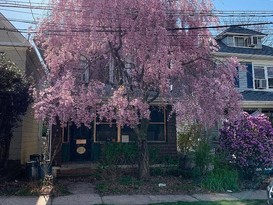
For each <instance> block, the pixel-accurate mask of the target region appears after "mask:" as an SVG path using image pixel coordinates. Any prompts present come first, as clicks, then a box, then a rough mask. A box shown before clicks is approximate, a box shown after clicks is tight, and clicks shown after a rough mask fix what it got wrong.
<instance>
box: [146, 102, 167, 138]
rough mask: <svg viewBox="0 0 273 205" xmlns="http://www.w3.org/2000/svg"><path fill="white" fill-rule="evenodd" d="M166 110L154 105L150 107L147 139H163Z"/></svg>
mask: <svg viewBox="0 0 273 205" xmlns="http://www.w3.org/2000/svg"><path fill="white" fill-rule="evenodd" d="M165 112H166V110H165V109H159V108H158V107H156V106H152V107H151V115H150V118H151V119H150V122H149V127H148V131H147V139H148V141H154V142H156V141H165V136H166V119H165V117H166V113H165Z"/></svg>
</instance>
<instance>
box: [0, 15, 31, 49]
mask: <svg viewBox="0 0 273 205" xmlns="http://www.w3.org/2000/svg"><path fill="white" fill-rule="evenodd" d="M0 17H1V18H2V19H1V22H2V23H3V24H4V25H5V26H6V28H8V29H12V30H15V31H18V29H17V28H15V26H14V25H13V24H12V23H11V22H10V21H9V20H8V19H7V18H6V17H5V16H4V15H3V14H2V13H1V12H0ZM12 33H13V35H15V36H16V37H17V38H18V40H19V41H21V42H22V44H24V43H25V44H26V45H25V46H26V47H27V46H31V44H30V43H29V41H28V40H27V39H26V38H25V37H24V36H23V35H22V34H21V33H20V32H19V31H18V32H12Z"/></svg>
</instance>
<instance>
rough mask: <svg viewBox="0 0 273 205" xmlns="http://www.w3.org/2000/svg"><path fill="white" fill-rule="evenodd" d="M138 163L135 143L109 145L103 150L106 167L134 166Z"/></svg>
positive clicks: (103, 160) (103, 161)
mask: <svg viewBox="0 0 273 205" xmlns="http://www.w3.org/2000/svg"><path fill="white" fill-rule="evenodd" d="M136 162H137V146H136V144H134V143H107V144H105V145H104V147H103V149H102V163H103V164H104V165H132V164H135V163H136Z"/></svg>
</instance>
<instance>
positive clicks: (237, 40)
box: [216, 27, 273, 122]
mask: <svg viewBox="0 0 273 205" xmlns="http://www.w3.org/2000/svg"><path fill="white" fill-rule="evenodd" d="M265 36H266V34H263V33H261V32H258V31H254V30H250V29H246V28H243V27H230V28H228V29H227V30H225V31H224V32H222V33H221V34H219V35H218V36H217V37H216V40H217V42H218V44H219V46H220V49H219V51H218V52H217V53H216V56H217V57H231V56H235V57H237V58H238V59H239V61H240V63H241V64H243V65H245V69H243V68H240V69H238V78H237V79H236V86H237V87H238V89H239V91H240V92H241V94H242V96H243V100H242V108H243V109H244V110H245V111H247V112H249V113H254V112H256V111H258V112H262V113H264V114H266V115H267V116H268V117H269V118H270V119H271V122H273V121H272V119H273V48H272V47H269V46H265V45H263V44H262V42H263V38H264V37H265Z"/></svg>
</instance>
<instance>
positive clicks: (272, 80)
mask: <svg viewBox="0 0 273 205" xmlns="http://www.w3.org/2000/svg"><path fill="white" fill-rule="evenodd" d="M254 84H255V89H273V66H254Z"/></svg>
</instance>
